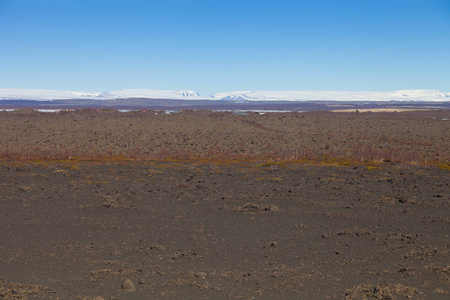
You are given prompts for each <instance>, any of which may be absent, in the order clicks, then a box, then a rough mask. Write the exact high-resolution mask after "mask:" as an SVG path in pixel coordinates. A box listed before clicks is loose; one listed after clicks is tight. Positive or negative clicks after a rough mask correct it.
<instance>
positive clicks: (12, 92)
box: [0, 89, 207, 101]
mask: <svg viewBox="0 0 450 300" xmlns="http://www.w3.org/2000/svg"><path fill="white" fill-rule="evenodd" d="M127 98H148V99H179V100H181V99H186V100H200V99H205V97H200V96H199V95H198V94H197V93H196V92H194V91H186V90H177V91H172V90H151V89H129V90H118V91H106V92H103V93H93V92H75V91H57V90H39V89H0V100H37V101H48V100H64V99H91V100H111V99H127ZM206 98H207V97H206Z"/></svg>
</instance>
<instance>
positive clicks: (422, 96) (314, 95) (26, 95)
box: [0, 89, 450, 102]
mask: <svg viewBox="0 0 450 300" xmlns="http://www.w3.org/2000/svg"><path fill="white" fill-rule="evenodd" d="M127 98H146V99H174V100H235V101H392V100H393V101H432V102H444V101H446V102H448V101H450V93H444V92H440V91H435V90H398V91H390V92H354V91H349V92H345V91H237V92H223V93H215V94H212V95H209V96H201V95H199V94H198V93H196V92H194V91H187V90H152V89H127V90H117V91H106V92H102V93H95V92H77V91H56V90H39V89H0V100H36V101H48V100H64V99H91V100H112V99H127Z"/></svg>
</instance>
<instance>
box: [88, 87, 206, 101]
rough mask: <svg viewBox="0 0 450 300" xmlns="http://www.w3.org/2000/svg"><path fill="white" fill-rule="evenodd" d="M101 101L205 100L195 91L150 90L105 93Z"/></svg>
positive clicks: (99, 96) (102, 94)
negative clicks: (137, 99)
mask: <svg viewBox="0 0 450 300" xmlns="http://www.w3.org/2000/svg"><path fill="white" fill-rule="evenodd" d="M97 98H99V99H125V98H149V99H186V100H188V99H191V100H198V99H204V97H203V98H202V97H200V95H199V94H198V93H196V92H194V91H186V90H178V91H171V90H150V89H132V90H118V91H108V92H103V93H101V94H100V95H98V97H97Z"/></svg>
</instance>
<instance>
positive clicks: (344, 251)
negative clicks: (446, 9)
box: [0, 109, 450, 300]
mask: <svg viewBox="0 0 450 300" xmlns="http://www.w3.org/2000/svg"><path fill="white" fill-rule="evenodd" d="M449 118H450V111H421V112H402V113H331V112H311V113H268V114H265V115H258V114H254V113H249V114H247V115H239V114H233V113H214V112H208V111H184V112H182V113H179V114H171V115H167V114H163V113H161V112H160V113H158V114H156V112H154V111H147V112H130V113H118V112H115V111H111V110H101V111H98V112H95V111H92V110H80V111H75V112H61V113H52V114H50V113H38V112H33V111H31V110H28V109H24V110H19V111H15V112H1V113H0V147H1V148H0V156H1V162H0V228H1V230H0V298H5V299H41V298H44V299H96V300H101V299H164V298H169V299H224V298H232V299H235V298H240V299H326V298H336V299H449V297H450V294H449V293H450V263H449V261H450V242H449V233H450V231H449V229H450V217H449V201H450V186H449V182H450V166H449V159H450V150H449V149H450V121H449V120H448V119H449Z"/></svg>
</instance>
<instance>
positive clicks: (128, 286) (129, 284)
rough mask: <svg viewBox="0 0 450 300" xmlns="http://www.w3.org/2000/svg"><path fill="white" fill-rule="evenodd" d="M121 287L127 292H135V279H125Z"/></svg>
mask: <svg viewBox="0 0 450 300" xmlns="http://www.w3.org/2000/svg"><path fill="white" fill-rule="evenodd" d="M121 288H122V290H123V291H125V292H135V291H136V288H135V287H134V284H133V281H131V279H127V280H125V281H124V282H123V283H122V285H121Z"/></svg>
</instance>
